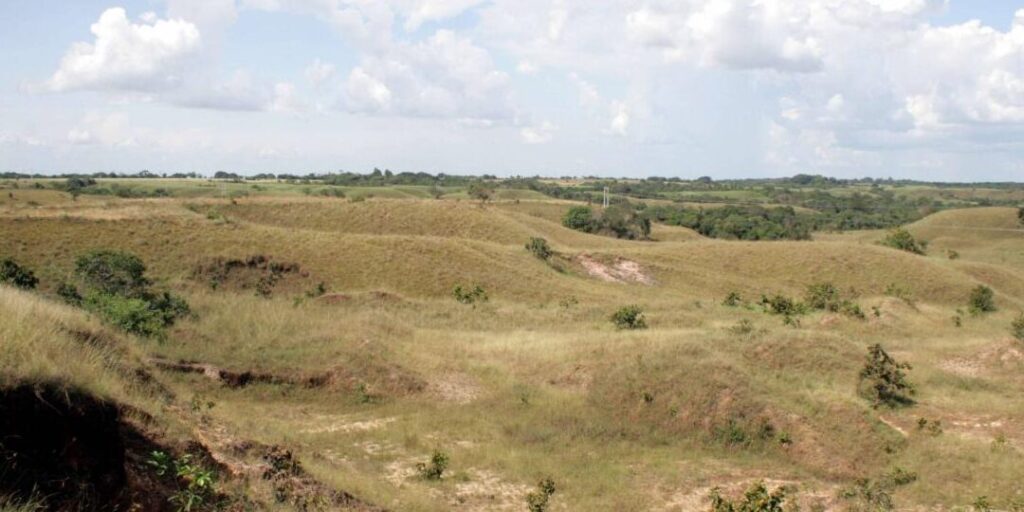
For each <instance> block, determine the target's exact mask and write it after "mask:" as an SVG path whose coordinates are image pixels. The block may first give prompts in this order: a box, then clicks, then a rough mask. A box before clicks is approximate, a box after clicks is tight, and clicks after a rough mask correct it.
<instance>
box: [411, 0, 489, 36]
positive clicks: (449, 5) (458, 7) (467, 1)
mask: <svg viewBox="0 0 1024 512" xmlns="http://www.w3.org/2000/svg"><path fill="white" fill-rule="evenodd" d="M483 2H484V0H418V1H417V2H415V5H413V6H412V7H411V8H410V9H409V10H408V15H407V17H406V21H405V29H406V30H409V31H412V30H416V29H418V28H419V27H420V25H422V24H423V23H428V22H432V21H441V20H445V19H448V18H453V17H455V16H458V15H459V14H462V13H463V12H465V11H466V10H468V9H470V8H472V7H476V6H477V5H480V4H482V3H483Z"/></svg>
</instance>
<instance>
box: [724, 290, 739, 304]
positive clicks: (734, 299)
mask: <svg viewBox="0 0 1024 512" xmlns="http://www.w3.org/2000/svg"><path fill="white" fill-rule="evenodd" d="M742 302H743V298H742V297H740V294H739V293H738V292H735V291H732V292H729V295H726V296H725V300H723V301H722V305H723V306H727V307H730V308H734V307H736V306H739V305H740V304H741V303H742Z"/></svg>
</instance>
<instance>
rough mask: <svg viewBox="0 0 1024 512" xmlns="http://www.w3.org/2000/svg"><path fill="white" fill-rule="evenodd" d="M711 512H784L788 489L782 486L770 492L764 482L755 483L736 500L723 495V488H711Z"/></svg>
mask: <svg viewBox="0 0 1024 512" xmlns="http://www.w3.org/2000/svg"><path fill="white" fill-rule="evenodd" d="M710 499H711V512H783V511H784V508H783V504H784V503H785V501H786V491H785V489H783V488H782V487H779V488H777V489H775V490H774V491H772V492H768V488H767V487H765V485H764V482H758V483H756V484H754V485H753V486H752V487H751V488H750V489H747V491H746V492H745V493H743V497H742V498H740V499H738V500H736V501H735V502H733V501H729V500H727V499H725V498H723V497H722V494H721V489H719V488H718V487H715V488H714V489H712V490H711V496H710Z"/></svg>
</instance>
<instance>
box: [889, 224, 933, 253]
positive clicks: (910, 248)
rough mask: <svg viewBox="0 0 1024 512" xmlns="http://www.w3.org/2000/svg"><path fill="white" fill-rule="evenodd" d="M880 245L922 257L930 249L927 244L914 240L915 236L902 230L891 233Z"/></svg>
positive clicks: (898, 229)
mask: <svg viewBox="0 0 1024 512" xmlns="http://www.w3.org/2000/svg"><path fill="white" fill-rule="evenodd" d="M880 243H881V244H882V245H884V246H886V247H892V248H893V249H899V250H901V251H906V252H909V253H913V254H922V255H923V254H924V253H925V251H926V249H927V248H928V243H927V242H922V241H919V240H917V239H916V238H914V235H912V234H910V232H909V231H907V230H905V229H902V228H897V229H894V230H892V231H890V232H889V234H888V235H886V236H885V238H883V239H882V241H881V242H880Z"/></svg>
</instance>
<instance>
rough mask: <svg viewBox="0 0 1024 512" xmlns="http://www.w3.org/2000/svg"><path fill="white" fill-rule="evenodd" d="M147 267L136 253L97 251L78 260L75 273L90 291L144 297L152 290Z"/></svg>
mask: <svg viewBox="0 0 1024 512" xmlns="http://www.w3.org/2000/svg"><path fill="white" fill-rule="evenodd" d="M145 272H146V265H145V264H143V263H142V260H141V259H139V257H138V256H135V255H134V254H130V253H126V252H121V251H111V250H97V251H93V252H90V253H88V254H86V255H84V256H81V257H79V258H78V260H77V261H76V262H75V273H76V274H78V276H79V277H81V278H82V280H83V281H85V283H86V285H87V286H89V287H90V288H95V289H97V290H99V291H101V292H103V293H108V294H114V295H122V296H125V297H140V296H141V295H142V294H144V293H145V291H146V289H147V288H148V287H149V285H150V282H149V280H148V279H146V277H145V275H144V274H145Z"/></svg>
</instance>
